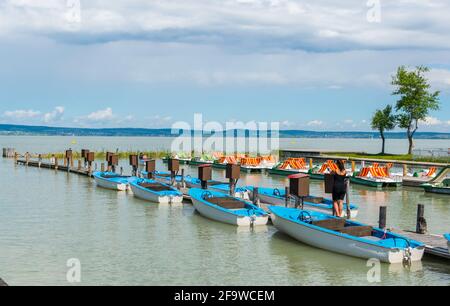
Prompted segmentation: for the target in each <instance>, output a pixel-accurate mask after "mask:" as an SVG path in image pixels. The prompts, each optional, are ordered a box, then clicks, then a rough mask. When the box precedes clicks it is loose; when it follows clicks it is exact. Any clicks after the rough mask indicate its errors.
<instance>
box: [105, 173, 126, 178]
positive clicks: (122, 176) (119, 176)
mask: <svg viewBox="0 0 450 306" xmlns="http://www.w3.org/2000/svg"><path fill="white" fill-rule="evenodd" d="M101 177H102V178H105V179H114V178H124V179H125V178H130V176H125V175H115V174H102V175H101Z"/></svg>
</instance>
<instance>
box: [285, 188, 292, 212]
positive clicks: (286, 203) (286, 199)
mask: <svg viewBox="0 0 450 306" xmlns="http://www.w3.org/2000/svg"><path fill="white" fill-rule="evenodd" d="M285 191H286V198H285V201H286V202H285V206H286V207H289V195H290V194H291V190H290V188H289V187H286V189H285Z"/></svg>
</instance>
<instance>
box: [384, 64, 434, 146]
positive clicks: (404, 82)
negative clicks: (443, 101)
mask: <svg viewBox="0 0 450 306" xmlns="http://www.w3.org/2000/svg"><path fill="white" fill-rule="evenodd" d="M428 71H429V68H427V67H425V66H419V67H416V69H415V70H408V69H407V68H406V67H405V66H400V67H399V68H398V70H397V74H396V75H395V76H393V78H392V85H394V86H395V89H394V92H393V93H392V94H393V95H398V96H400V100H398V101H397V104H396V107H395V108H396V111H397V112H399V114H398V116H397V120H398V124H399V127H401V128H403V129H406V133H407V136H408V141H409V149H408V154H412V148H413V145H414V143H413V138H414V134H415V133H416V131H417V129H418V128H419V122H420V121H421V120H422V121H423V120H425V119H426V117H427V116H428V114H429V113H430V111H433V110H438V109H439V91H435V92H432V91H431V90H430V88H431V86H430V84H429V83H428V80H427V79H426V78H425V76H424V74H425V73H426V72H428Z"/></svg>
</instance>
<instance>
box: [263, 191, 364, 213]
mask: <svg viewBox="0 0 450 306" xmlns="http://www.w3.org/2000/svg"><path fill="white" fill-rule="evenodd" d="M258 197H259V199H260V201H261V202H263V203H266V204H270V205H275V206H285V205H286V203H285V201H284V200H283V199H280V198H276V197H271V196H268V195H265V194H258ZM304 208H305V209H306V210H313V211H317V212H321V213H324V214H329V215H332V214H333V209H328V208H325V207H323V208H322V207H317V206H313V205H308V203H307V202H305V203H304ZM357 216H358V210H351V212H350V218H351V219H355V218H356V217H357ZM341 217H342V218H346V217H347V211H346V209H345V204H344V211H343V212H342V216H341Z"/></svg>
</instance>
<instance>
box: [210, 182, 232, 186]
mask: <svg viewBox="0 0 450 306" xmlns="http://www.w3.org/2000/svg"><path fill="white" fill-rule="evenodd" d="M217 185H228V183H224V182H219V181H208V186H217Z"/></svg>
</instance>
